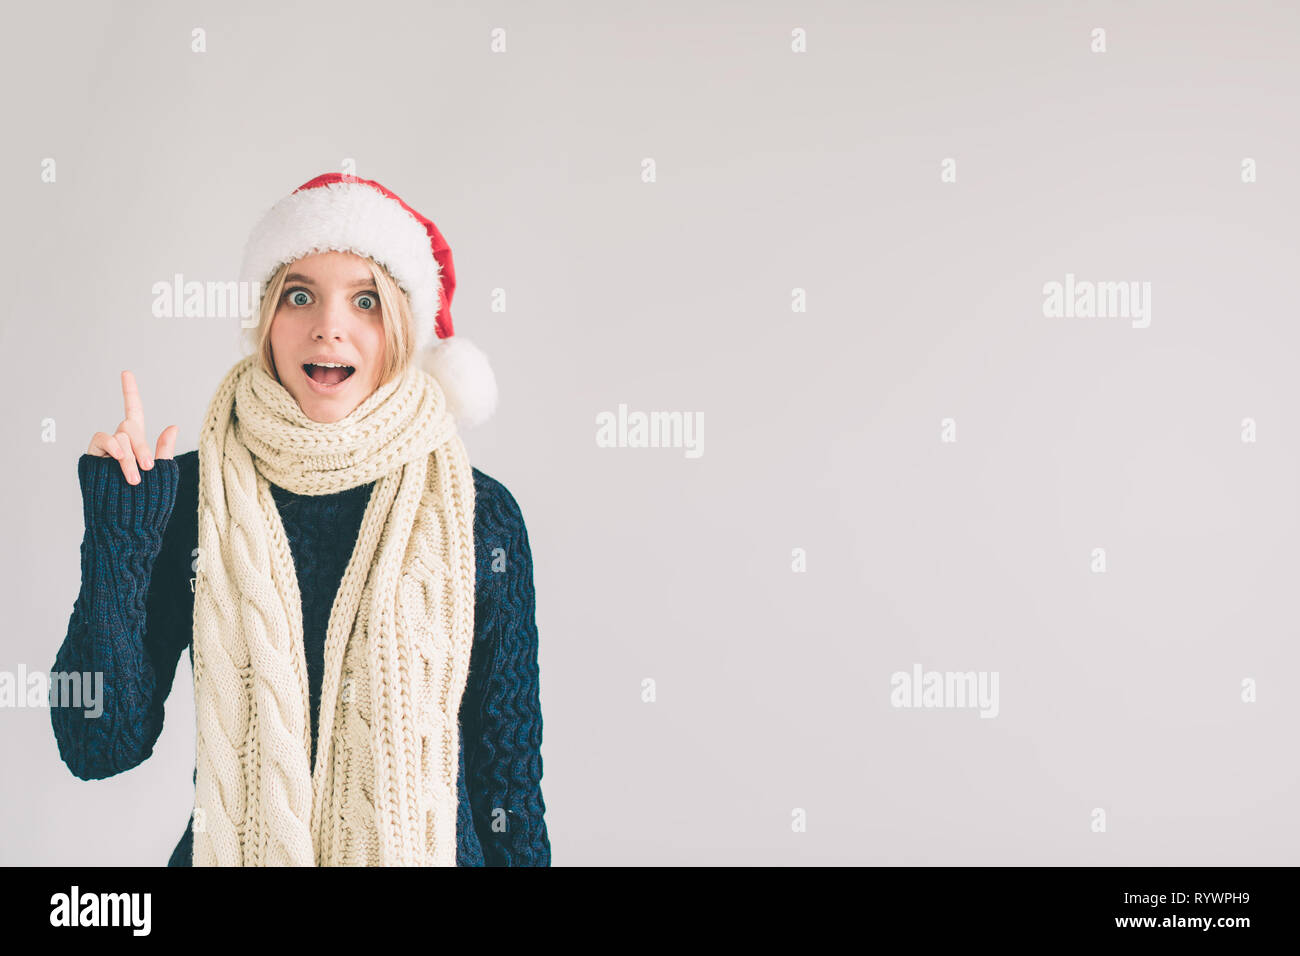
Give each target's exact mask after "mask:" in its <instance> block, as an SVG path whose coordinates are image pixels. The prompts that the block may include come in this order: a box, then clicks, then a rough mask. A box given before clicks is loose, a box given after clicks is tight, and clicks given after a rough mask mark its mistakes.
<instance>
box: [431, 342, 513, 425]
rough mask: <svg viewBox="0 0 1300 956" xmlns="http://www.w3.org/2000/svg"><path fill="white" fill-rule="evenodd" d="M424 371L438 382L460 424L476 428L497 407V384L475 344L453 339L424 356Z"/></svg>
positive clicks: (439, 343)
mask: <svg viewBox="0 0 1300 956" xmlns="http://www.w3.org/2000/svg"><path fill="white" fill-rule="evenodd" d="M420 367H421V368H423V369H424V370H425V371H426V372H428V373H429V374H430V375H432V376H433V377H434V378H435V379H437V381H438V384H439V385H441V386H442V391H443V394H444V395H446V396H447V408H448V410H449V411H450V412H451V413H452V415H454V416H455V417H456V422H457V424H459V425H461V426H463V427H465V428H473V427H474V426H475V425H480V424H482V423H483V422H485V421H487V420H488V419H489V418H491V417H492V413H493V412H495V411H496V407H497V380H496V376H495V375H493V374H492V366H491V365H490V364H489V363H488V360H487V356H486V355H484V354H483V352H482V350H480V349H479V347H478V346H477V345H475V344H474V343H473V342H470V341H467V340H466V339H463V338H461V337H460V336H459V335H453V336H452V337H451V338H448V339H440V340H438V344H437V345H435V346H434V347H433V348H431V349H426V350H425V351H423V352H421V353H420Z"/></svg>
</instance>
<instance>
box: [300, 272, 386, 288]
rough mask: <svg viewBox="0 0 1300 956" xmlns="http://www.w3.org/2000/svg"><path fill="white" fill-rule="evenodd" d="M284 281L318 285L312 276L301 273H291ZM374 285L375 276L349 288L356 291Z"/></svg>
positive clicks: (357, 280)
mask: <svg viewBox="0 0 1300 956" xmlns="http://www.w3.org/2000/svg"><path fill="white" fill-rule="evenodd" d="M284 281H285V282H305V283H307V284H308V285H315V284H316V280H315V279H313V278H311V277H310V276H305V275H303V274H302V273H301V272H290V273H289V274H288V275H287V276H285V277H284ZM374 284H375V279H374V277H373V276H367V277H366V278H364V279H356V280H355V281H353V283H352V284H351V285H350V286H348V288H349V289H355V288H356V287H357V286H362V285H368V286H373V285H374Z"/></svg>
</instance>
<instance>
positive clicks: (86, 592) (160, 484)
mask: <svg viewBox="0 0 1300 956" xmlns="http://www.w3.org/2000/svg"><path fill="white" fill-rule="evenodd" d="M77 472H78V476H79V478H80V481H81V494H82V508H83V511H84V515H85V528H86V530H85V536H84V537H83V539H82V543H81V592H80V594H79V595H78V597H77V600H76V603H75V604H74V606H73V609H72V618H71V620H70V622H69V624H68V634H67V637H66V638H65V639H64V641H63V644H62V646H61V647H60V648H59V651H58V654H57V655H56V656H55V660H54V668H53V669H54V670H55V671H56V672H65V673H67V672H79V673H80V672H95V671H102V672H103V674H104V695H103V696H104V700H103V713H102V714H100V715H99V716H98V717H95V718H88V717H86V716H85V713H84V709H83V708H80V707H74V706H68V707H60V706H53V705H52V706H51V707H50V719H51V721H52V722H53V725H54V736H55V739H56V740H57V741H58V746H59V755H60V756H61V757H62V758H63V761H64V763H66V764H67V765H68V767H69V769H71V771H72V772H73V773H74V774H75V775H76V776H77V777H79V778H81V779H83V780H97V779H101V778H104V777H110V776H112V775H114V774H118V773H121V772H123V771H125V770H130V769H131V768H132V767H135V766H137V765H139V764H140V763H142V762H143V761H144V760H145V759H147V758H148V757H149V755H150V754H152V753H153V747H154V744H155V743H156V742H157V740H158V735H159V734H160V733H161V732H162V724H163V703H164V701H165V700H166V699H167V695H168V694H169V693H170V691H171V687H172V681H173V679H174V677H175V672H176V663H177V661H178V660H179V658H180V655H181V653H182V651H184V650H185V648H186V647H189V649H190V663H191V666H193V654H194V651H193V644H192V641H193V614H194V592H193V585H192V582H191V578H192V577H193V576H194V572H193V570H192V564H191V562H192V561H194V560H195V552H196V549H197V546H198V477H199V476H198V452H193V451H192V452H187V453H186V454H183V455H178V456H177V457H176V458H174V459H163V460H159V461H157V462H155V464H154V467H153V468H152V469H150V470H148V471H144V470H141V471H140V483H139V484H137V485H132V484H130V483H129V482H127V480H126V478H125V476H123V474H122V468H121V465H119V464H118V462H117V460H116V459H114V458H110V457H99V456H96V455H82V456H81V459H80V461H79V462H78V465H77ZM473 476H474V492H475V508H474V551H475V588H474V592H475V602H474V644H473V649H472V651H471V654H470V666H469V678H468V683H467V685H466V687H465V694H464V697H463V698H462V701H461V708H460V730H461V732H460V774H459V780H458V790H459V795H458V798H457V799H458V811H459V812H458V817H457V824H456V865H457V866H549V865H550V861H551V846H550V840H549V838H548V835H547V832H546V823H545V819H544V814H545V811H546V804H545V801H544V800H543V799H542V790H541V777H542V758H541V742H542V715H541V701H540V697H539V681H538V665H537V628H536V624H535V621H534V608H535V599H534V592H533V570H532V554H531V551H530V548H529V544H528V532H527V530H526V528H525V526H524V520H523V516H522V515H521V514H520V511H519V505H518V504H517V503H516V502H515V499H514V497H513V496H512V495H511V494H510V492H509V491H508V490H507V489H506V488H505V486H504V485H502V484H501V483H500V482H498V481H496V480H495V479H493V478H491V477H489V476H488V475H485V474H484V473H483V472H481V471H479V470H478V469H477V468H475V469H473ZM373 487H374V486H373V484H368V485H362V486H360V487H357V488H352V489H349V490H347V491H341V492H338V493H337V494H332V495H296V494H293V493H292V492H289V491H286V490H284V489H283V488H279V487H276V486H272V489H271V491H272V495H273V496H274V498H275V503H276V506H277V508H278V510H279V512H280V517H281V519H282V520H283V522H284V527H285V531H286V533H287V535H288V538H289V545H290V550H291V551H292V554H293V561H294V568H295V570H296V572H297V577H298V586H299V590H300V591H301V595H302V608H303V643H304V646H305V651H306V662H307V674H308V680H309V687H310V691H311V737H312V759H313V762H314V760H315V751H316V735H317V721H318V711H319V707H320V691H321V680H322V671H323V664H324V653H325V631H326V627H327V625H328V623H329V614H330V609H331V607H332V606H333V603H334V595H335V593H336V592H337V590H338V586H339V582H340V581H341V580H342V578H343V572H344V569H345V568H346V567H347V563H348V559H349V558H350V557H351V555H352V549H353V546H354V545H355V543H356V536H357V531H358V529H359V528H360V526H361V519H362V517H363V516H364V514H365V509H366V504H367V503H368V501H369V498H370V490H371V489H372V488H373ZM52 703H53V702H52ZM195 779H196V780H197V769H196V770H195ZM497 810H502V811H504V815H502V814H501V813H497V812H495V811H497ZM498 831H499V832H498ZM192 856H193V850H192V843H191V833H190V827H189V825H188V824H186V825H185V828H184V833H183V835H182V836H181V839H180V842H179V843H178V844H177V846H176V849H175V850H174V851H173V852H172V855H171V859H170V861H169V862H168V865H169V866H189V865H190V864H191V858H192Z"/></svg>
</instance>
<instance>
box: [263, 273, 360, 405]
mask: <svg viewBox="0 0 1300 956" xmlns="http://www.w3.org/2000/svg"><path fill="white" fill-rule="evenodd" d="M271 355H272V358H273V360H274V362H275V371H276V374H277V376H278V377H279V379H280V384H281V385H283V386H284V387H285V388H286V389H287V390H288V391H289V394H290V395H292V396H293V397H294V398H295V399H297V400H298V404H299V405H300V406H302V410H303V413H304V414H305V415H306V416H307V417H308V418H310V419H311V420H312V421H315V422H336V421H338V420H339V419H341V418H345V417H346V416H347V415H348V414H349V413H350V412H351V411H352V410H353V409H354V408H356V407H357V406H358V405H360V404H361V403H362V402H363V401H365V400H366V399H367V398H369V397H370V394H371V393H372V392H373V391H374V390H375V389H376V388H378V387H379V375H380V371H381V369H382V366H383V362H384V319H383V314H382V313H381V312H380V310H379V293H378V291H377V290H376V289H375V280H374V279H373V278H372V277H371V275H370V266H369V264H368V263H367V262H366V260H364V259H362V258H361V257H360V256H358V255H354V254H353V253H350V252H333V251H331V252H321V253H315V254H313V255H310V256H305V257H303V258H302V259H298V260H297V261H295V262H293V263H291V264H290V265H289V269H288V273H287V275H286V276H285V282H284V291H283V292H282V293H281V295H280V302H279V304H278V305H277V306H276V309H275V314H274V316H273V317H272V319H271ZM320 362H324V363H331V362H337V363H341V364H342V365H346V366H348V368H332V369H330V368H321V367H319V366H318V365H316V364H315V363H320Z"/></svg>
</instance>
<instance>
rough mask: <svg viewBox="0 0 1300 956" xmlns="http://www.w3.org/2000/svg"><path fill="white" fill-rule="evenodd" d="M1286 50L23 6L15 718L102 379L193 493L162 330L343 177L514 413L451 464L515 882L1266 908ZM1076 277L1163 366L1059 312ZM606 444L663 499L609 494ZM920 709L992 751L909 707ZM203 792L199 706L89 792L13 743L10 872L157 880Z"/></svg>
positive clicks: (11, 291)
mask: <svg viewBox="0 0 1300 956" xmlns="http://www.w3.org/2000/svg"><path fill="white" fill-rule="evenodd" d="M1099 30H1100V31H1104V34H1099V33H1098V32H1097V31H1099ZM196 31H201V32H198V33H196ZM1297 41H1300V13H1298V12H1297V11H1296V10H1295V9H1287V8H1286V5H1284V4H1274V3H1258V2H1255V3H1229V2H1226V0H1225V2H1222V3H1203V2H1202V3H1183V2H1178V3H1175V2H1168V3H1139V2H1114V3H1087V4H1083V3H1074V2H1066V0H1061V2H998V3H987V4H968V3H959V2H947V3H935V2H931V3H916V2H897V3H851V2H842V3H831V2H811V3H795V2H790V3H775V2H763V3H755V2H740V0H735V2H698V0H691V2H685V0H673V2H662V3H654V4H606V3H595V2H593V3H569V4H546V5H537V4H529V3H493V4H460V3H456V4H450V3H423V2H422V3H414V2H401V3H398V2H371V3H366V4H360V5H358V4H355V3H332V2H319V0H318V2H313V3H309V4H307V3H304V4H298V5H293V6H290V5H288V4H285V5H279V6H273V7H268V5H266V4H262V3H220V4H218V3H161V2H157V3H91V2H80V3H64V4H55V5H41V4H24V5H21V6H19V7H15V8H11V9H9V10H7V12H6V25H5V30H4V40H3V41H2V42H3V44H4V50H3V53H4V55H3V56H2V57H0V64H2V65H0V70H3V80H4V87H5V89H6V90H7V92H8V95H7V97H6V105H5V140H4V149H3V150H0V173H2V174H3V175H0V183H3V186H0V189H2V190H3V203H4V209H5V228H4V230H3V242H4V248H3V250H0V252H2V253H3V256H2V257H0V261H3V263H4V267H5V279H6V281H5V284H4V291H5V295H4V310H5V314H4V325H3V341H2V342H0V346H2V352H0V354H3V357H4V360H5V391H6V395H7V403H6V409H5V414H4V424H5V432H4V445H5V447H6V448H7V449H8V451H9V453H10V459H11V463H10V467H8V468H6V469H4V472H3V475H0V501H3V506H2V507H3V509H4V527H5V529H6V532H7V535H6V537H7V543H8V546H7V547H6V548H5V549H4V551H3V555H2V556H0V579H2V580H3V582H4V585H3V600H4V605H5V608H6V611H7V625H8V626H7V628H6V634H5V638H4V640H3V642H0V670H2V671H7V672H10V673H12V674H17V673H19V672H20V670H25V671H26V672H27V673H30V672H32V671H36V670H45V671H48V670H49V669H50V668H51V667H52V666H53V662H54V655H55V652H56V650H57V649H58V647H59V644H60V642H61V641H62V640H63V637H64V634H65V632H66V630H67V626H68V620H69V616H70V614H71V610H72V605H73V602H74V600H75V598H76V596H77V591H78V587H79V582H80V565H79V555H78V548H79V544H80V542H81V538H82V530H83V525H82V511H81V499H80V490H79V486H78V482H77V467H76V466H77V459H78V457H79V456H80V455H81V454H82V453H83V452H84V451H85V450H86V446H87V444H88V442H89V440H90V437H91V435H92V434H93V433H94V432H95V431H99V430H104V431H111V430H112V429H113V428H114V426H116V425H117V423H118V422H119V421H120V420H121V419H122V416H123V411H122V401H121V388H120V381H119V374H120V372H121V370H122V369H124V368H130V369H131V370H132V371H134V373H135V375H136V378H137V380H138V382H139V384H140V389H141V394H142V397H143V401H144V409H145V421H146V428H147V430H148V435H149V440H150V444H151V448H152V445H153V443H154V442H156V440H157V436H158V433H159V432H160V431H161V430H162V429H163V428H164V427H165V426H167V425H169V424H173V423H174V424H177V425H179V426H180V436H179V441H178V444H177V453H181V452H185V451H190V450H193V449H194V448H195V447H196V435H197V431H198V427H199V424H200V422H201V420H202V418H203V414H204V412H205V410H206V408H207V404H208V401H209V399H210V398H211V396H212V393H213V391H214V389H215V388H216V385H217V383H218V382H219V381H220V379H221V377H222V376H223V375H224V374H225V373H226V372H227V371H228V370H229V368H230V366H231V365H232V364H233V363H234V362H235V361H236V360H237V359H238V357H239V354H240V353H239V352H238V350H237V345H236V342H237V334H236V330H235V323H236V322H237V319H228V318H220V317H206V318H199V317H188V318H186V317H184V316H176V317H168V316H158V315H155V314H154V299H155V293H154V291H153V289H154V287H155V285H156V284H157V283H171V282H172V281H173V280H174V277H175V276H176V275H178V274H179V275H181V276H183V277H184V280H185V281H199V282H225V281H231V280H234V279H235V278H237V270H238V267H239V261H240V254H241V252H242V248H243V243H244V241H245V239H246V237H247V235H248V232H249V230H250V229H251V228H252V226H253V224H254V222H255V221H256V219H257V217H258V216H260V215H261V214H262V213H263V212H264V211H265V210H266V209H267V208H268V207H269V206H270V205H271V204H272V203H273V202H275V201H276V200H277V199H279V198H280V197H282V196H283V195H286V194H287V193H288V192H290V191H291V190H292V189H294V188H295V187H297V186H298V185H300V184H302V183H304V182H306V181H307V180H309V179H311V178H312V177H314V176H316V175H318V174H320V173H323V172H329V171H335V170H343V171H355V172H356V174H357V175H359V176H362V177H364V178H368V179H376V180H378V181H380V182H381V183H383V184H384V185H386V186H388V187H389V188H391V189H393V190H394V191H396V192H397V193H398V194H399V195H401V196H402V197H403V198H404V199H406V200H407V201H408V202H410V203H411V205H413V206H414V207H415V208H416V209H418V210H420V211H421V212H422V213H424V214H426V215H428V216H429V217H430V218H431V219H433V221H434V222H436V223H437V224H438V226H439V228H440V229H441V230H442V232H443V233H444V235H445V236H446V237H447V239H448V241H449V242H450V243H451V247H452V250H453V253H454V255H455V262H456V267H457V276H458V280H459V283H458V287H457V290H456V295H455V300H454V302H453V307H452V314H453V317H454V319H455V323H456V330H457V333H458V334H461V335H463V336H465V337H466V338H470V339H472V340H474V341H475V342H477V343H478V344H479V345H480V346H481V347H482V348H483V349H484V350H485V351H486V352H487V353H488V355H489V356H490V358H491V360H492V362H493V365H494V367H495V370H496V372H497V375H498V378H499V381H500V389H501V402H500V408H499V411H498V413H497V415H496V417H495V418H494V419H493V420H492V421H490V422H489V423H487V424H486V425H484V426H482V427H480V428H478V429H476V430H473V431H470V432H467V433H466V441H467V444H468V447H469V450H470V456H471V460H472V461H473V463H474V464H475V465H477V466H478V467H479V468H481V469H483V470H484V471H486V472H487V473H488V474H490V475H492V476H494V477H496V478H498V479H499V480H500V481H502V482H503V483H504V484H505V485H506V486H507V487H508V488H509V489H510V490H511V491H512V493H513V494H514V495H515V497H516V499H517V500H518V502H519V504H520V506H521V508H522V511H523V515H524V518H525V520H526V522H527V525H528V531H529V536H530V539H531V544H532V549H533V557H534V561H535V568H536V575H535V579H536V586H537V624H538V630H539V635H540V648H541V650H540V661H541V694H542V707H543V715H544V737H543V745H542V755H543V761H544V771H545V774H544V777H543V779H542V791H543V794H544V797H545V800H546V806H547V813H546V820H547V825H548V829H549V833H550V837H551V842H552V847H553V853H554V856H553V862H554V864H555V865H557V866H558V865H576V864H673V863H685V864H711V863H741V864H766V863H777V864H791V865H798V864H849V863H852V864H980V863H993V864H1058V863H1060V864H1294V863H1295V862H1296V860H1297V850H1298V849H1300V836H1298V832H1300V831H1298V828H1297V816H1296V813H1295V807H1296V805H1297V803H1298V802H1300V783H1298V781H1300V776H1298V774H1297V760H1296V758H1295V756H1294V753H1295V747H1294V734H1295V729H1296V727H1297V718H1298V717H1300V708H1298V707H1297V699H1296V693H1295V690H1296V683H1295V682H1296V675H1297V674H1300V650H1298V648H1300V643H1298V642H1297V625H1298V612H1297V609H1296V602H1295V589H1296V583H1295V582H1296V581H1297V578H1298V576H1300V551H1298V550H1297V548H1296V542H1297V540H1300V509H1298V507H1297V502H1298V499H1300V376H1297V374H1296V354H1297V349H1298V348H1300V332H1298V331H1297V314H1296V306H1295V293H1294V283H1295V274H1296V269H1295V262H1296V255H1297V252H1298V251H1300V249H1298V248H1297V246H1298V243H1297V235H1298V233H1297V229H1296V213H1297V209H1298V208H1300V205H1298V203H1297V200H1300V190H1298V189H1297V181H1298V170H1300V138H1298V137H1297V124H1296V116H1297V115H1300V99H1298V94H1300V67H1298V66H1297V62H1296V59H1295V56H1294V51H1295V49H1296V45H1297ZM1101 43H1104V50H1102V49H1101V46H1100V44H1101ZM349 164H351V165H349ZM49 170H53V171H54V173H55V176H54V180H53V181H52V182H51V181H46V180H47V179H48V178H49V177H48V171H49ZM1071 276H1072V277H1073V279H1072V280H1070V281H1073V282H1075V283H1076V285H1079V284H1083V283H1106V282H1114V283H1134V284H1136V285H1135V286H1134V288H1138V289H1141V288H1143V287H1146V288H1149V289H1150V298H1149V300H1145V301H1146V303H1147V304H1148V305H1149V306H1150V312H1149V314H1148V315H1147V322H1148V324H1146V325H1145V327H1142V323H1141V322H1140V321H1139V319H1138V318H1136V317H1126V316H1124V315H1118V316H1117V315H1106V316H1094V317H1086V316H1080V315H1077V314H1075V315H1070V316H1052V315H1047V314H1045V308H1044V304H1045V302H1046V301H1047V296H1046V295H1045V292H1044V289H1045V286H1047V285H1048V284H1049V283H1052V282H1059V283H1062V284H1064V283H1065V282H1066V281H1067V277H1071ZM1147 283H1149V286H1144V284H1147ZM503 304H504V308H502V307H501V306H502V305H503ZM1130 307H1135V306H1133V305H1132V304H1130ZM620 405H624V406H626V409H627V411H628V412H638V411H640V412H651V411H680V412H684V413H686V414H687V415H691V416H696V415H698V416H702V417H703V421H704V431H703V436H702V437H703V443H702V445H701V446H700V448H701V449H702V452H703V453H702V454H699V455H698V456H692V455H688V454H687V453H686V451H687V450H686V449H684V448H682V447H660V448H637V447H601V445H600V444H598V442H597V425H596V422H597V419H598V416H600V415H601V413H602V412H613V413H615V414H617V413H618V409H619V406H620ZM954 437H955V439H956V440H955V441H954V440H950V439H952V438H954ZM51 438H53V440H49V439H51ZM1252 438H1253V440H1249V439H1252ZM946 439H949V440H946ZM797 549H802V550H797ZM1099 555H1103V556H1104V557H1103V558H1102V559H1103V560H1104V571H1102V570H1101V569H1100V568H1101V565H1100V564H1099ZM800 567H802V568H804V570H798V568H800ZM918 665H919V666H920V667H921V668H922V669H923V670H924V671H927V672H928V671H935V672H975V673H983V674H986V675H992V674H996V675H997V676H998V685H997V686H998V694H999V700H998V713H997V716H996V717H993V718H983V717H981V716H980V714H979V712H978V711H977V710H975V709H971V708H956V707H953V708H927V707H920V708H913V707H899V706H895V705H894V704H895V703H896V702H897V701H896V700H891V694H892V692H893V689H894V688H893V685H892V684H891V680H892V675H894V674H895V673H898V672H903V673H908V674H910V673H911V672H912V670H913V668H914V667H916V666H918ZM193 767H194V698H193V685H192V675H191V673H190V669H189V657H188V654H186V655H183V656H182V658H181V663H180V665H179V669H178V671H177V675H176V682H175V685H174V687H173V690H172V693H171V696H170V698H169V699H168V702H167V713H166V722H165V725H164V730H163V733H162V736H161V738H160V739H159V741H158V743H157V746H156V748H155V751H154V753H153V755H152V757H151V758H150V759H149V760H147V761H146V762H145V763H144V764H142V765H140V766H139V767H137V768H135V769H132V770H130V771H128V772H126V773H123V774H120V775H118V776H116V777H114V778H110V779H107V780H100V781H94V782H85V781H80V780H77V779H76V778H75V777H73V776H72V774H71V773H70V772H69V770H68V768H67V767H66V766H65V765H64V764H63V763H62V762H61V760H60V759H59V756H58V752H57V748H56V745H55V740H54V735H53V732H52V730H51V726H50V718H49V713H48V709H47V708H44V707H35V708H25V707H4V708H0V768H2V772H0V863H6V864H112V863H125V864H139V865H162V864H163V863H165V861H166V860H167V857H168V855H169V853H170V852H171V850H172V848H173V846H174V845H175V843H176V840H177V839H178V837H179V836H180V834H181V831H182V829H183V828H184V826H185V825H186V821H187V819H188V815H189V811H190V807H191V805H192V799H193V792H194V786H193V781H192V776H191V775H192V772H193ZM1098 811H1102V813H1104V824H1105V826H1104V830H1102V829H1100V828H1099V827H1098V826H1097V821H1098V820H1100V819H1103V818H1102V817H1099V816H1098Z"/></svg>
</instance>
